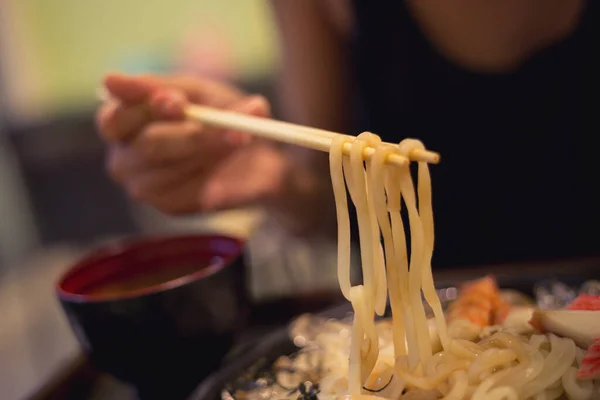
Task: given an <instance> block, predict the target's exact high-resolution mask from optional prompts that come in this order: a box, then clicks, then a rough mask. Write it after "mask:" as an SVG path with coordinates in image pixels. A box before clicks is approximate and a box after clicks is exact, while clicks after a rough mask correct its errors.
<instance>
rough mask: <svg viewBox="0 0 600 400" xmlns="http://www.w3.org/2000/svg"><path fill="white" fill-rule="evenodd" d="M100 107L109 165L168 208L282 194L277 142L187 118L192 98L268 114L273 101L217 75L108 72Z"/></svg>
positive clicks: (133, 192)
mask: <svg viewBox="0 0 600 400" xmlns="http://www.w3.org/2000/svg"><path fill="white" fill-rule="evenodd" d="M105 85H106V89H107V90H108V92H109V94H110V96H111V99H110V100H109V101H108V102H106V103H105V104H104V105H103V106H102V107H101V108H100V110H99V111H98V113H97V120H98V126H99V129H100V133H101V136H102V138H103V140H104V141H105V142H106V144H107V146H108V156H107V168H108V171H109V173H110V175H111V176H112V177H113V179H114V180H115V181H117V182H118V183H119V184H121V185H122V186H123V187H124V188H125V190H126V191H127V192H128V193H129V195H130V196H131V197H132V198H133V199H135V200H136V201H139V202H143V203H147V204H150V205H152V206H154V207H156V208H157V209H159V210H161V211H163V212H166V213H169V214H186V213H194V212H202V211H214V210H220V209H227V208H235V207H241V206H246V205H250V204H254V203H257V202H262V201H265V200H266V199H269V198H270V197H275V196H276V195H277V192H278V191H279V190H280V187H281V186H282V184H283V180H284V175H285V173H286V169H287V168H286V160H285V157H284V156H283V154H282V152H281V151H280V150H279V149H277V148H276V147H275V146H274V145H273V144H271V143H269V142H265V141H262V140H257V139H254V140H253V139H252V137H251V136H249V135H247V134H244V133H242V132H236V131H227V130H222V129H215V128H210V127H205V126H202V124H200V123H198V122H194V121H188V120H185V119H184V108H185V106H186V105H187V104H188V103H195V104H202V105H206V106H210V107H217V108H221V109H226V110H231V111H236V112H240V113H246V114H250V115H256V116H261V117H266V116H269V104H268V102H267V101H266V100H265V99H264V98H263V97H260V96H247V95H245V94H244V93H242V92H241V91H240V90H238V89H236V88H234V87H232V86H229V85H226V84H222V83H218V82H214V81H210V80H203V79H197V78H188V77H158V76H137V77H133V76H124V75H109V76H107V77H106V79H105Z"/></svg>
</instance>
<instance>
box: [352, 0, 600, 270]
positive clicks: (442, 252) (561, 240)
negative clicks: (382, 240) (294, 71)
mask: <svg viewBox="0 0 600 400" xmlns="http://www.w3.org/2000/svg"><path fill="white" fill-rule="evenodd" d="M597 3H598V1H589V2H588V4H587V6H586V9H585V11H584V15H583V18H582V20H581V21H580V24H579V27H578V29H577V30H576V31H575V32H574V33H573V34H572V35H570V36H569V37H568V38H566V39H564V40H562V41H561V42H559V43H557V44H555V45H553V46H552V47H550V48H548V49H546V50H544V51H543V52H540V53H539V54H537V55H535V57H534V58H533V59H531V60H529V61H528V62H526V63H525V64H524V65H522V66H521V67H520V68H519V69H518V70H517V71H515V72H512V73H509V74H502V75H493V74H479V73H474V72H470V71H467V70H466V69H464V68H461V67H459V66H456V65H454V64H453V63H451V62H450V61H449V60H448V59H447V58H445V57H444V56H442V55H441V54H440V53H438V52H437V51H436V50H435V48H433V47H432V46H431V44H430V42H429V41H428V40H427V39H426V38H425V37H424V35H423V34H422V32H421V31H420V30H419V28H418V26H417V25H416V23H415V21H413V19H412V17H411V15H410V13H409V11H408V9H407V7H406V5H405V4H404V2H403V1H401V0H395V1H391V0H381V1H380V0H377V1H373V0H355V1H354V6H355V14H356V19H357V21H356V30H355V33H354V36H353V38H352V43H351V46H352V57H353V62H354V66H355V73H356V77H355V78H356V81H357V82H358V83H359V85H358V92H359V93H358V95H357V98H358V99H359V100H360V102H359V103H360V107H359V109H360V115H361V121H360V126H359V128H360V129H361V130H369V131H372V132H375V133H378V134H379V135H381V137H382V138H383V139H384V140H385V141H389V142H398V141H400V140H402V139H403V138H406V137H413V138H418V139H420V140H422V141H423V142H424V144H425V145H426V146H427V147H428V148H430V149H432V150H435V151H439V152H440V153H441V154H442V162H441V163H440V164H439V165H437V166H434V167H432V168H431V171H432V179H433V198H434V213H435V221H436V244H435V248H436V250H435V254H434V261H433V264H434V267H445V266H459V265H469V264H481V263H496V262H508V261H514V260H527V259H546V258H556V257H570V256H578V255H587V254H594V253H597V252H598V250H599V249H600V233H599V232H600V231H599V230H598V229H599V227H600V225H599V223H600V218H599V212H598V208H599V207H600V202H599V200H598V196H597V195H596V194H595V193H596V192H597V188H596V187H595V186H596V183H597V182H600V175H599V171H600V168H599V167H598V163H600V158H598V157H596V156H595V153H596V151H597V150H596V149H595V148H594V146H595V143H596V140H594V139H595V136H597V135H600V129H599V128H600V124H599V115H600V101H599V100H598V99H600V91H599V90H598V89H599V86H598V79H597V78H598V74H600V69H599V64H598V61H597V60H596V58H597V57H596V56H597V53H598V50H599V49H600V48H599V46H598V44H599V40H598V39H599V38H600V35H599V34H598V32H597V21H598V17H600V15H599V14H600V13H599V12H598V10H599V7H598V4H597ZM593 19H596V22H595V23H596V26H593V24H594V22H593ZM594 53H596V54H594Z"/></svg>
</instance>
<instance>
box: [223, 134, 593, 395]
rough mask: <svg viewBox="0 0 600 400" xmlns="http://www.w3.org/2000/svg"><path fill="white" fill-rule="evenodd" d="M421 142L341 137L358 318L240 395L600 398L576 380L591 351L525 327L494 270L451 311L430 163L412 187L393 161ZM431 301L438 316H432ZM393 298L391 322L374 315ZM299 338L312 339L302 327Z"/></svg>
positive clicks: (342, 240)
mask: <svg viewBox="0 0 600 400" xmlns="http://www.w3.org/2000/svg"><path fill="white" fill-rule="evenodd" d="M351 140H352V149H351V152H350V155H344V154H343V152H342V148H343V146H344V143H345V142H347V141H351ZM366 146H370V147H372V148H374V149H375V150H376V151H375V153H374V154H373V155H372V157H371V158H370V160H369V161H368V162H364V161H363V155H362V154H363V150H364V148H365V147H366ZM423 148H424V147H423V144H422V143H421V142H419V141H417V140H414V139H407V140H404V141H402V142H401V143H400V144H399V145H397V146H392V145H385V144H382V142H381V140H380V139H379V137H378V136H376V135H374V134H371V133H363V134H361V135H360V136H358V138H357V139H356V140H353V139H352V138H351V137H347V136H343V137H339V138H336V139H333V142H332V145H331V150H330V169H331V171H330V172H331V180H332V184H333V191H334V196H335V202H336V211H337V222H338V265H337V268H338V278H339V285H340V289H341V292H342V293H343V295H344V296H345V298H346V299H347V300H348V301H349V302H350V303H351V305H352V309H353V311H354V313H353V316H352V319H351V321H337V320H332V321H328V322H326V323H324V324H322V326H321V327H320V328H319V331H318V333H315V334H314V336H315V338H314V340H311V343H312V344H311V345H306V343H305V345H304V347H303V348H302V350H301V351H300V352H299V353H297V354H295V355H293V356H289V357H288V356H286V357H281V358H280V359H279V360H278V362H276V363H275V366H278V368H279V369H278V371H279V372H274V373H271V376H272V377H274V378H273V379H271V380H269V382H271V383H265V382H263V383H262V384H261V385H259V387H260V390H257V391H255V392H253V394H252V395H250V396H248V395H247V392H246V394H244V395H243V396H242V397H239V398H244V399H261V400H262V399H279V400H281V399H294V400H296V399H306V400H314V399H319V400H369V399H371V400H375V399H390V400H391V399H393V400H397V399H401V400H416V399H421V400H429V399H431V400H434V399H443V400H469V399H470V400H524V399H531V400H554V399H570V400H597V399H600V384H599V383H600V382H599V381H598V380H596V381H594V380H592V379H587V380H585V379H578V375H577V374H578V369H579V367H580V366H581V365H582V364H583V363H584V362H585V361H584V353H585V352H584V350H583V349H581V348H578V347H577V346H576V344H575V342H574V341H573V340H572V339H570V338H565V337H559V336H556V335H554V334H552V333H546V334H541V333H538V332H537V331H536V330H535V329H534V328H533V326H532V325H530V324H529V321H530V318H531V313H530V312H528V309H527V308H524V307H521V308H515V309H514V310H512V312H511V311H510V310H509V309H510V307H508V305H507V304H508V303H505V301H504V300H503V299H502V297H501V295H500V291H499V290H498V288H497V286H496V284H495V281H493V280H492V279H489V278H484V279H482V280H479V281H477V282H475V283H469V284H467V285H464V286H463V287H462V288H461V289H460V294H459V297H458V298H457V299H456V300H455V301H453V303H452V304H451V305H450V308H449V310H447V315H445V313H444V310H443V308H442V304H441V302H440V298H439V297H438V292H437V291H436V289H435V286H434V281H433V275H432V269H431V261H432V255H433V248H434V221H433V210H432V202H431V199H432V193H431V179H430V175H429V169H428V165H427V164H426V163H424V162H420V163H418V171H417V177H418V181H417V185H416V190H415V184H414V182H413V179H412V176H411V170H410V163H409V162H407V163H406V165H404V166H402V167H395V166H394V167H391V166H388V165H387V164H386V163H385V160H386V157H388V156H389V155H390V154H393V153H395V154H399V155H403V156H406V157H407V159H408V156H409V155H410V154H411V152H412V151H413V150H416V149H423ZM347 190H348V192H349V194H350V198H351V200H352V202H353V204H354V205H355V207H356V213H357V218H358V231H359V232H358V234H359V243H360V250H361V264H362V276H363V282H362V284H359V285H356V286H352V284H351V279H350V260H351V245H350V243H351V231H350V220H349V208H348V200H347ZM402 207H404V208H405V210H402ZM403 212H405V214H406V217H404V216H403V214H402V213H403ZM406 224H408V227H406V226H405V225H406ZM407 228H408V229H407ZM408 235H409V236H408ZM408 238H410V249H408V248H407V247H408V246H407V242H408V240H407V239H408ZM423 299H424V301H425V302H426V305H428V306H429V308H430V310H431V314H432V315H433V318H430V319H428V316H427V314H426V310H425V304H424V301H423ZM388 303H389V309H390V311H391V319H378V318H377V316H382V315H384V313H385V312H386V309H387V305H388ZM507 310H508V311H507ZM595 315H598V314H595ZM306 318H313V317H310V316H308V317H307V316H305V317H304V319H303V318H301V319H299V320H298V321H296V323H295V325H294V326H295V327H292V334H293V335H294V330H296V331H299V330H301V328H300V326H304V327H307V326H310V323H307V322H306ZM295 338H296V339H298V338H301V339H302V340H299V341H297V340H295V342H298V343H300V342H307V339H306V338H305V337H302V334H297V335H296V336H295ZM596 340H597V341H599V343H600V339H596ZM301 347H302V346H301ZM315 354H317V356H318V357H317V358H318V360H319V361H318V362H317V363H315V362H314V356H315ZM294 371H295V372H294ZM298 371H304V372H302V373H301V374H300V375H298V374H299V372H298ZM260 379H262V380H263V381H264V378H260ZM305 381H310V382H313V384H314V383H316V384H318V388H316V386H314V385H313V386H312V388H311V389H310V391H309V390H308V389H307V384H308V383H301V384H300V386H299V388H300V390H298V389H296V388H298V386H297V385H298V382H305ZM282 382H283V383H282ZM286 382H287V383H286ZM294 382H295V383H294ZM298 393H300V397H298ZM317 393H318V397H316V396H317ZM227 396H229V397H227ZM227 396H225V397H224V398H225V399H232V398H234V397H233V396H230V395H229V392H227ZM253 396H254V397H253ZM235 398H238V397H235Z"/></svg>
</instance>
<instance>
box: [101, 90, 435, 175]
mask: <svg viewBox="0 0 600 400" xmlns="http://www.w3.org/2000/svg"><path fill="white" fill-rule="evenodd" d="M97 97H98V98H99V100H100V101H107V100H108V99H109V98H110V95H109V94H108V92H107V91H106V89H104V88H100V89H98V91H97ZM185 114H186V117H187V118H188V119H191V120H195V121H199V122H202V123H203V124H207V125H212V126H216V127H220V128H226V129H235V130H238V131H243V132H247V133H251V134H253V135H256V136H260V137H263V138H266V139H271V140H275V141H279V142H284V143H288V144H293V145H297V146H303V147H307V148H309V149H314V150H319V151H324V152H326V153H328V152H329V149H330V148H331V141H332V139H333V138H334V137H336V136H338V135H341V136H345V137H347V138H348V143H344V148H343V151H344V154H346V155H349V154H350V151H351V150H352V142H353V141H355V140H357V139H356V137H355V136H352V135H345V134H342V133H337V132H331V131H327V130H323V129H317V128H311V127H308V126H303V125H296V124H291V123H288V122H283V121H276V120H274V119H269V118H261V117H255V116H251V115H245V114H239V113H234V112H230V111H223V110H219V109H216V108H212V107H206V106H198V105H190V106H187V107H186V109H185ZM386 144H388V145H392V146H395V145H394V144H391V143H386ZM373 154H375V149H374V148H372V147H366V148H365V150H364V152H363V156H364V158H365V160H369V159H370V158H371V157H372V156H373ZM409 157H410V160H412V161H424V162H427V163H430V164H437V163H439V162H440V155H439V154H438V153H436V152H433V151H429V150H420V149H415V150H413V151H412V152H411V153H410V154H409ZM385 161H386V163H388V164H392V165H397V166H403V165H406V163H407V162H408V161H409V160H408V159H407V158H406V157H404V156H401V155H399V154H390V155H388V156H387V158H386V160H385Z"/></svg>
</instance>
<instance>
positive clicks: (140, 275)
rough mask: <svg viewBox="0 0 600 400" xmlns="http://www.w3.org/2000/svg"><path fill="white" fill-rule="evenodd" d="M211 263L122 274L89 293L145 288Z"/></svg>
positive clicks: (114, 292)
mask: <svg viewBox="0 0 600 400" xmlns="http://www.w3.org/2000/svg"><path fill="white" fill-rule="evenodd" d="M209 265H210V264H206V265H198V264H184V265H180V266H172V267H161V268H153V269H148V270H143V271H136V272H134V273H132V274H131V275H125V276H120V277H118V278H115V279H113V280H110V281H108V282H106V283H101V284H98V285H95V286H93V287H91V288H90V289H89V290H88V293H89V294H91V295H115V294H121V293H125V292H131V291H135V290H140V289H145V288H148V287H151V286H156V285H160V284H162V283H166V282H169V281H172V280H175V279H177V278H181V277H184V276H186V275H190V274H193V273H195V272H198V271H200V270H202V269H204V268H206V267H208V266H209Z"/></svg>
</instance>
